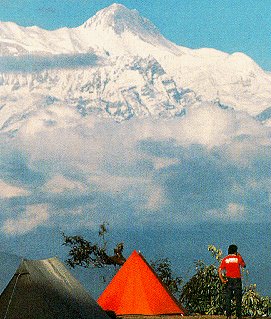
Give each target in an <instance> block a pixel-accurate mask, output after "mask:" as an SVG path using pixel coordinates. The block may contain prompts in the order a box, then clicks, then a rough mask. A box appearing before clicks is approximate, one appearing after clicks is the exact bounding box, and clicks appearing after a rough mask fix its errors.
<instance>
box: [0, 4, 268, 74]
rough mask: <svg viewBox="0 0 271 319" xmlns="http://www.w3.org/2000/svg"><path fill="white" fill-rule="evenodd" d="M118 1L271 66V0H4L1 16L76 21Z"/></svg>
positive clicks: (191, 37)
mask: <svg viewBox="0 0 271 319" xmlns="http://www.w3.org/2000/svg"><path fill="white" fill-rule="evenodd" d="M114 2H118V3H122V4H123V5H125V6H127V7H128V8H130V9H137V10H138V11H139V12H140V14H141V15H142V16H145V17H147V18H148V19H150V20H151V21H152V22H153V23H154V24H155V25H156V26H157V27H158V28H159V30H160V31H161V33H162V34H163V35H164V36H165V37H166V38H168V39H170V40H171V41H173V42H175V43H177V44H178V45H182V46H186V47H190V48H199V47H212V48H216V49H219V50H222V51H225V52H228V53H232V52H236V51H241V52H244V53H246V54H247V55H249V56H250V57H252V58H253V59H254V60H255V61H256V62H257V63H258V64H259V65H260V66H261V67H263V68H264V69H266V70H271V24H270V21H271V2H270V1H266V0H259V1H253V0H236V1H228V0H221V1H213V0H168V1H164V0H156V1H141V0H140V1H139V0H122V1H109V0H81V1H78V0H46V1H44V0H14V1H9V0H0V4H1V10H0V20H1V21H14V22H16V23H18V24H20V25H24V26H29V25H38V26H40V27H42V28H45V29H56V28H60V27H63V26H68V27H75V26H78V25H80V24H82V23H83V22H84V21H86V20H87V19H88V18H90V17H91V16H93V15H94V14H95V13H96V12H97V11H99V10H100V9H102V8H104V7H106V6H109V5H110V4H112V3H114Z"/></svg>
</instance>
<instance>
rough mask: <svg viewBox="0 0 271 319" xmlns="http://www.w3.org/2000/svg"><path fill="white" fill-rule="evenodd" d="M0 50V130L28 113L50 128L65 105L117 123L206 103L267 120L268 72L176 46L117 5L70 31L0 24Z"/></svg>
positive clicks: (237, 58)
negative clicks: (59, 109) (55, 113)
mask: <svg viewBox="0 0 271 319" xmlns="http://www.w3.org/2000/svg"><path fill="white" fill-rule="evenodd" d="M0 55H1V57H0V130H2V131H16V130H17V129H18V128H19V127H20V126H21V125H22V123H23V122H25V121H29V120H30V119H31V118H33V117H35V118H36V117H38V118H41V121H40V122H41V123H43V124H42V125H45V126H46V125H47V126H49V125H52V124H53V123H54V115H52V114H54V112H55V111H56V110H57V108H56V107H59V108H61V110H62V109H63V107H64V106H65V108H66V110H73V111H75V112H76V114H79V115H80V116H87V115H88V114H90V113H95V114H97V115H98V116H101V117H112V118H114V119H116V120H117V121H122V120H125V119H129V118H131V117H133V116H138V117H145V116H150V115H151V116H159V117H160V116H163V117H173V116H182V115H184V114H185V112H186V111H187V110H188V109H189V107H193V105H198V104H200V103H201V102H202V101H208V102H211V103H215V104H217V105H219V106H223V107H226V108H227V107H230V108H234V109H236V110H243V111H246V112H248V113H249V114H250V115H251V116H253V117H255V118H257V119H258V120H260V121H263V122H268V120H269V114H270V112H267V111H266V110H269V109H270V107H271V75H270V73H268V72H265V71H264V70H262V69H261V68H260V67H259V66H258V65H257V64H256V63H255V62H254V61H253V60H252V59H251V58H249V57H248V56H246V55H245V54H243V53H234V54H227V53H224V52H220V51H217V50H214V49H208V48H203V49H197V50H193V49H189V48H184V47H180V46H177V45H175V44H174V43H172V42H170V41H168V40H167V39H165V38H164V37H163V36H162V35H161V34H160V33H159V31H158V29H157V28H156V27H155V26H154V25H153V24H152V23H151V22H150V21H148V20H147V19H145V18H142V17H141V16H140V15H139V13H138V12H137V11H136V10H130V9H127V8H126V7H125V6H123V5H120V4H113V5H111V6H110V7H107V8H105V9H103V10H101V11H99V12H98V13H97V14H96V15H95V16H94V17H92V18H90V19H89V20H87V21H86V22H85V23H83V24H82V25H81V26H79V27H77V28H71V29H68V28H62V29H58V30H53V31H47V30H43V29H40V28H38V27H36V26H33V27H21V26H18V25H16V24H15V23H13V22H1V23H0ZM52 109H54V112H53V111H52ZM59 112H60V113H61V114H64V115H63V116H66V115H65V114H66V113H65V112H64V113H63V112H62V111H59ZM261 114H264V116H262V115H261Z"/></svg>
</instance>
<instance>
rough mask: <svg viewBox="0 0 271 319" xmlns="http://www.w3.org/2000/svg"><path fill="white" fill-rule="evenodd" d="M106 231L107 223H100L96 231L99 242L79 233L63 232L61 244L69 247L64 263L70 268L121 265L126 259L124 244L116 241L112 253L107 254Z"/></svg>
mask: <svg viewBox="0 0 271 319" xmlns="http://www.w3.org/2000/svg"><path fill="white" fill-rule="evenodd" d="M107 232H108V224H106V223H103V224H101V225H100V227H99V233H98V235H99V238H100V240H101V243H93V242H91V241H89V240H86V239H85V238H83V237H82V236H79V235H77V236H67V235H65V234H64V233H63V234H62V235H63V245H64V246H67V247H69V252H68V259H67V260H66V263H67V264H68V265H69V266H71V267H72V268H75V267H76V266H81V267H84V268H89V267H91V266H93V267H104V266H106V265H114V266H116V265H119V266H121V265H123V264H124V262H125V260H126V259H125V257H124V256H123V249H124V244H123V243H122V242H121V243H118V244H117V245H116V247H115V248H114V254H113V255H111V256H110V255H108V252H107V241H106V239H105V235H106V233H107Z"/></svg>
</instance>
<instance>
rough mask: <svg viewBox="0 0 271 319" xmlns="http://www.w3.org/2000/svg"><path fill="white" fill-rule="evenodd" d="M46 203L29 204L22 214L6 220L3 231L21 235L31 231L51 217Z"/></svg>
mask: <svg viewBox="0 0 271 319" xmlns="http://www.w3.org/2000/svg"><path fill="white" fill-rule="evenodd" d="M49 217H50V216H49V212H48V208H47V206H46V205H31V206H27V207H26V210H25V211H24V213H23V214H21V215H20V216H17V217H15V218H9V219H7V220H5V221H4V223H3V226H2V231H3V232H4V233H6V234H8V235H20V234H25V233H28V232H30V231H31V230H33V229H35V228H36V227H38V226H40V225H42V224H44V223H45V222H46V221H47V220H48V219H49Z"/></svg>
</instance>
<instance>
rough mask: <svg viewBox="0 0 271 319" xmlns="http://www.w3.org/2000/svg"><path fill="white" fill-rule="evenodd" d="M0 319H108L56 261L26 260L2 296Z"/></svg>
mask: <svg viewBox="0 0 271 319" xmlns="http://www.w3.org/2000/svg"><path fill="white" fill-rule="evenodd" d="M0 318H1V319H26V318H27V319H30V318H31V319H64V318H65V319H92V318H93V319H96V318H97V319H108V318H109V317H108V316H107V314H106V313H105V312H104V311H103V310H102V309H101V308H100V306H99V305H98V304H97V303H96V301H95V300H94V299H93V298H92V297H91V296H90V295H89V293H88V292H87V291H86V290H85V289H84V288H83V286H82V285H81V284H80V283H79V281H78V280H76V279H75V278H74V277H73V276H72V275H71V273H70V272H69V271H68V270H67V268H66V267H65V266H64V265H63V264H62V263H61V262H60V261H59V260H58V259H57V258H50V259H45V260H23V261H22V262H21V264H20V266H19V267H18V269H17V271H16V273H15V274H14V276H13V277H12V279H11V281H10V282H9V284H8V285H7V287H6V288H5V290H4V291H3V293H2V294H1V296H0Z"/></svg>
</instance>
